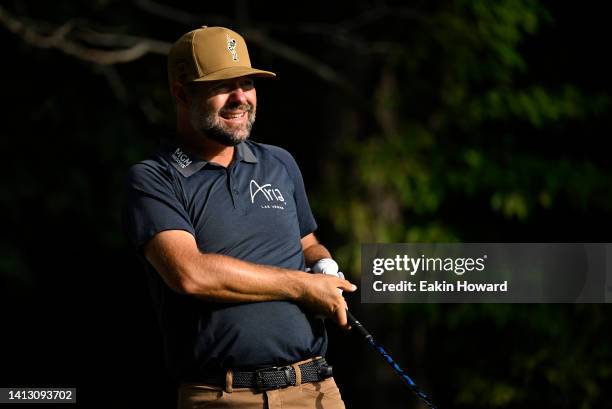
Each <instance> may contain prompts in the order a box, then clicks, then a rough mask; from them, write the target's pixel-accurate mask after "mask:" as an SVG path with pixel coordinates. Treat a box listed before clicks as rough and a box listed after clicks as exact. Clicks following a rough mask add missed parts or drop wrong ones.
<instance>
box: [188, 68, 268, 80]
mask: <svg viewBox="0 0 612 409" xmlns="http://www.w3.org/2000/svg"><path fill="white" fill-rule="evenodd" d="M246 75H250V76H253V77H268V78H273V77H276V74H274V73H273V72H271V71H263V70H258V69H256V68H251V67H229V68H224V69H222V70H219V71H215V72H211V73H210V74H207V75H205V76H203V77H200V78H196V79H194V80H193V81H194V82H202V81H219V80H229V79H232V78H238V77H244V76H246Z"/></svg>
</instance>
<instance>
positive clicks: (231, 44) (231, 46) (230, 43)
mask: <svg viewBox="0 0 612 409" xmlns="http://www.w3.org/2000/svg"><path fill="white" fill-rule="evenodd" d="M227 50H228V51H229V52H230V53H231V54H232V60H234V61H238V53H237V52H236V40H234V39H233V38H232V37H230V36H229V34H228V35H227Z"/></svg>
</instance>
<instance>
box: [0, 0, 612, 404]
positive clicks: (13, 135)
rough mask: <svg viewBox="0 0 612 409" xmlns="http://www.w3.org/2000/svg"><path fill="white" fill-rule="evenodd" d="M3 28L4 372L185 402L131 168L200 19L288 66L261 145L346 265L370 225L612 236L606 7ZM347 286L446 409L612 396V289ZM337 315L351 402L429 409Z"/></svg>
mask: <svg viewBox="0 0 612 409" xmlns="http://www.w3.org/2000/svg"><path fill="white" fill-rule="evenodd" d="M164 7H165V8H164ZM0 22H1V23H2V24H1V25H0V36H1V37H0V39H1V40H0V41H2V45H3V53H2V55H3V58H2V78H3V80H4V81H3V86H2V96H3V100H4V104H3V110H2V112H3V114H2V118H3V120H2V123H1V124H0V132H1V139H0V141H1V142H0V143H1V144H2V145H1V146H2V154H3V161H2V163H3V172H2V189H1V190H0V192H1V193H0V206H1V209H2V214H3V216H4V223H3V225H4V228H3V232H4V233H3V234H2V237H1V241H0V311H2V313H1V315H0V319H1V321H0V322H1V323H2V326H1V328H2V330H1V331H2V332H1V333H0V334H1V337H0V339H1V343H0V386H2V387H9V386H15V387H18V386H20V387H25V386H32V387H43V386H50V387H69V386H70V387H76V388H78V393H77V396H78V400H79V405H80V406H83V407H93V406H108V407H147V406H152V407H173V406H174V404H175V395H174V387H175V385H173V384H172V382H171V381H170V380H169V379H168V378H167V375H166V374H165V371H164V367H163V362H162V355H161V342H160V334H159V331H158V329H157V323H156V318H155V316H154V313H153V309H152V305H151V300H150V299H149V296H148V292H147V288H146V283H145V276H144V271H143V269H142V268H141V266H140V265H139V264H138V261H137V259H136V258H135V256H134V254H133V252H132V251H131V249H130V248H129V246H128V244H127V242H126V240H125V237H124V236H123V233H122V231H121V225H120V209H121V205H122V200H123V191H122V189H123V188H122V183H123V177H124V175H125V171H126V169H127V168H128V166H129V165H130V164H132V163H135V162H137V161H139V160H141V159H143V158H145V157H146V156H147V155H148V154H149V153H150V152H151V151H152V150H153V149H154V148H155V146H156V143H157V140H158V139H159V137H161V136H163V135H167V134H168V133H171V132H173V126H174V122H173V121H174V118H173V108H172V104H171V101H170V98H169V95H168V92H167V85H166V71H165V63H166V61H165V56H164V49H167V47H168V46H169V44H171V43H172V42H173V41H175V40H176V39H177V38H178V37H179V36H180V35H182V34H183V33H184V32H186V31H189V30H191V29H193V28H196V27H198V26H200V25H203V24H206V25H210V26H212V25H225V26H228V27H231V28H233V29H235V30H236V31H238V32H240V33H242V34H244V36H245V38H246V40H247V42H248V44H249V51H250V54H251V60H252V61H253V62H254V65H255V66H256V67H258V68H262V69H269V70H272V71H275V72H276V73H277V74H278V80H277V81H264V80H261V81H259V82H258V83H257V87H258V99H259V104H260V106H259V112H258V120H257V124H256V126H255V128H254V132H253V134H252V139H253V140H255V141H259V142H264V143H272V144H277V145H280V146H282V147H284V148H286V149H288V150H289V151H290V152H291V153H292V154H293V155H294V156H295V158H296V160H297V161H298V163H299V164H300V167H301V169H302V172H303V174H304V179H305V182H306V186H307V190H308V192H309V197H310V200H311V205H312V207H313V210H314V212H315V215H316V217H317V221H318V222H319V225H320V229H319V232H318V235H319V237H320V239H321V240H322V241H323V242H324V243H325V244H326V245H327V246H328V247H329V248H330V249H331V250H332V252H333V254H334V255H335V257H336V258H337V260H338V261H339V262H340V265H341V268H342V269H343V270H344V271H345V272H346V273H347V275H348V276H349V278H350V279H351V280H352V281H354V282H356V283H358V282H359V271H360V270H359V244H360V243H367V242H418V241H424V242H427V241H439V242H452V241H464V242H610V239H609V231H610V215H611V214H612V201H611V200H610V199H611V198H612V195H611V193H612V192H611V188H610V177H609V176H610V173H611V169H610V161H609V160H608V153H607V152H609V150H608V149H607V146H608V139H609V138H610V135H612V133H611V130H612V126H611V118H612V116H611V106H610V89H611V83H610V72H612V69H611V68H612V67H611V66H610V62H609V59H607V58H605V57H606V56H607V54H608V53H609V44H608V41H609V37H610V35H609V30H608V28H607V27H608V16H607V15H606V13H604V12H603V8H602V6H599V4H598V3H597V2H586V3H585V2H581V3H580V5H577V4H575V3H569V2H538V1H527V0H523V1H510V0H508V1H503V0H502V1H496V2H490V1H485V0H480V1H479V0H476V1H441V2H435V3H434V2H427V1H413V2H394V1H387V2H383V1H361V0H358V1H353V2H350V3H348V2H303V3H294V4H286V3H273V2H257V3H255V2H248V1H230V2H226V3H220V2H214V3H213V2H179V3H173V4H172V6H170V5H169V4H168V5H164V4H163V3H157V2H151V1H133V2H125V1H124V2H119V1H111V0H100V1H90V2H67V1H64V2H62V1H59V2H36V1H6V2H3V3H2V4H1V5H0ZM150 40H156V41H158V42H159V43H153V45H152V47H151V52H148V53H145V54H144V55H142V56H138V57H136V56H130V57H129V58H127V60H128V61H124V62H116V63H111V64H108V62H109V61H108V60H104V59H105V58H107V57H109V56H110V57H114V56H115V54H105V52H115V51H117V50H121V49H126V48H129V47H131V46H134V45H135V44H138V43H142V42H145V43H147V44H152V43H150V42H148V41H150ZM165 47H166V48H165ZM94 49H95V50H97V51H92V50H94ZM348 299H349V304H350V305H351V309H352V310H353V311H354V313H355V315H358V316H359V317H361V319H362V321H363V322H364V323H365V324H366V325H367V326H368V328H369V329H370V330H371V331H372V332H373V333H374V334H375V335H376V337H377V338H378V340H379V341H380V342H381V343H382V344H383V345H384V346H385V347H386V348H387V349H388V350H389V351H390V352H391V354H392V355H393V356H394V358H396V359H397V361H398V362H400V363H401V364H402V365H403V366H404V367H405V368H406V369H407V371H408V373H409V374H410V376H411V377H412V378H413V379H414V380H415V381H416V382H417V383H418V384H419V385H421V386H422V387H423V388H424V389H425V390H427V391H429V392H430V394H431V395H432V396H433V398H434V400H435V402H436V403H437V404H438V406H439V407H441V408H450V407H457V408H462V407H466V408H467V407H483V408H518V407H521V408H522V407H545V408H549V407H550V408H576V407H580V408H594V407H597V408H605V407H612V403H610V401H611V400H610V397H611V396H610V392H609V387H610V385H611V384H612V382H611V381H612V347H611V346H610V344H611V343H610V341H611V338H610V335H611V334H610V331H611V330H610V328H611V326H610V324H612V322H611V318H610V312H611V310H610V308H609V306H607V305H560V304H559V305H395V304H394V305H391V304H389V305H382V304H378V305H374V304H370V305H361V304H360V302H359V296H358V295H352V296H349V297H348ZM328 327H329V333H330V337H331V341H330V351H329V356H328V358H329V361H331V362H332V364H333V365H334V371H335V376H336V379H337V381H338V383H339V385H340V387H341V391H342V393H343V397H344V399H345V401H346V404H347V407H349V408H360V407H364V408H365V407H381V408H383V407H384V408H396V407H415V408H416V407H422V406H419V405H420V403H419V402H418V401H417V400H416V399H415V397H414V396H413V395H412V394H411V393H410V392H409V391H407V390H406V389H405V388H404V387H403V385H402V384H401V382H400V381H399V379H397V378H396V377H395V376H394V375H393V373H392V372H391V371H390V370H389V369H388V368H387V367H386V364H385V363H384V362H383V361H382V360H381V359H380V358H379V357H378V356H377V355H376V354H375V353H374V352H373V351H370V350H369V349H368V348H367V346H366V345H365V343H364V342H362V341H361V340H360V339H358V338H357V337H356V336H354V335H352V334H345V333H343V332H342V331H339V330H338V329H336V328H335V327H334V326H333V325H328Z"/></svg>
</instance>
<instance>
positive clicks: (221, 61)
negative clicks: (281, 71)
mask: <svg viewBox="0 0 612 409" xmlns="http://www.w3.org/2000/svg"><path fill="white" fill-rule="evenodd" d="M244 75H253V76H258V77H275V76H276V74H274V73H273V72H270V71H263V70H258V69H255V68H253V67H251V60H250V58H249V52H248V50H247V46H246V43H245V42H244V38H242V36H241V35H240V34H238V33H236V32H235V31H232V30H230V29H227V28H224V27H207V26H202V27H201V28H198V29H197V30H193V31H190V32H188V33H187V34H185V35H183V36H182V37H181V38H179V39H178V41H177V42H176V43H174V45H173V46H172V48H171V49H170V53H169V54H168V80H169V81H170V84H172V83H173V82H174V81H179V82H181V83H183V84H184V83H187V82H191V81H217V80H224V79H230V78H237V77H242V76H244Z"/></svg>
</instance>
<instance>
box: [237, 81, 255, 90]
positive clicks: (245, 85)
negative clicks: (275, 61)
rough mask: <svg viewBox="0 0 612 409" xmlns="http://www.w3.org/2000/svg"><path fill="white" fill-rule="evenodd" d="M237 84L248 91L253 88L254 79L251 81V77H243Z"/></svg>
mask: <svg viewBox="0 0 612 409" xmlns="http://www.w3.org/2000/svg"><path fill="white" fill-rule="evenodd" d="M239 85H240V88H242V89H243V90H244V91H248V90H250V89H253V88H255V81H253V79H252V78H245V79H243V80H241V81H240V84H239Z"/></svg>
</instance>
